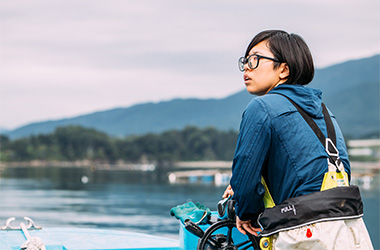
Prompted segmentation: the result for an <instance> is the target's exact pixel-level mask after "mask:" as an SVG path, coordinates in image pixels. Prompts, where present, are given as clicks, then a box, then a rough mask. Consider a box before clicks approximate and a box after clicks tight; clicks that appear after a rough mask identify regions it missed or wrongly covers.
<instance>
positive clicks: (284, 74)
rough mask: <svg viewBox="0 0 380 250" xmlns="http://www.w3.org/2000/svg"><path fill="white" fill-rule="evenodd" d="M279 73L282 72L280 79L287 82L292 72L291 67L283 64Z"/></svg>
mask: <svg viewBox="0 0 380 250" xmlns="http://www.w3.org/2000/svg"><path fill="white" fill-rule="evenodd" d="M279 71H280V74H279V77H280V79H281V80H285V79H287V78H288V77H289V73H290V72H289V67H288V64H287V63H281V65H280V67H279Z"/></svg>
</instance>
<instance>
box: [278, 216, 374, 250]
mask: <svg viewBox="0 0 380 250" xmlns="http://www.w3.org/2000/svg"><path fill="white" fill-rule="evenodd" d="M293 249H294V250H295V249H297V250H301V249H303V250H358V249H360V250H373V246H372V242H371V239H370V237H369V234H368V231H367V228H366V226H365V224H364V222H363V219H362V218H359V219H351V220H337V221H326V222H318V223H315V224H312V225H308V226H303V227H300V228H296V229H292V230H288V231H284V232H280V233H277V234H275V235H273V247H272V250H293Z"/></svg>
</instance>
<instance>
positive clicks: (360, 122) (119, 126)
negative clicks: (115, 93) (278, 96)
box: [6, 55, 380, 139]
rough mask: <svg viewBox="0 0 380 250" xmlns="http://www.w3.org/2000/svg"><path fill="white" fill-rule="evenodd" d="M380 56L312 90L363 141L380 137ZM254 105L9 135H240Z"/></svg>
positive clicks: (102, 118)
mask: <svg viewBox="0 0 380 250" xmlns="http://www.w3.org/2000/svg"><path fill="white" fill-rule="evenodd" d="M379 71H380V55H376V56H373V57H370V58H364V59H360V60H353V61H348V62H344V63H341V64H337V65H333V66H330V67H327V68H324V69H318V70H316V73H315V78H314V80H313V82H312V83H311V84H310V87H313V88H318V89H321V90H322V91H323V100H324V102H325V103H326V104H327V106H328V107H329V108H330V110H331V111H332V112H333V113H334V114H335V116H336V117H337V119H338V122H339V123H340V126H341V128H342V131H343V133H344V134H346V135H348V136H350V137H352V138H361V137H365V136H368V135H370V134H377V135H378V134H379V126H380V125H379V124H380V117H379V116H380V111H379V109H380V104H379V99H380V98H379V94H380V76H379ZM251 99H252V96H251V95H249V94H248V93H247V91H246V90H243V91H241V92H238V93H236V94H233V95H231V96H228V97H226V98H222V99H174V100H171V101H165V102H159V103H144V104H138V105H134V106H131V107H127V108H116V109H111V110H106V111H100V112H96V113H92V114H87V115H82V116H77V117H73V118H69V119H61V120H55V121H45V122H38V123H32V124H28V125H26V126H23V127H20V128H17V129H15V130H13V131H10V132H7V133H6V135H7V136H9V137H10V138H12V139H14V138H20V137H25V136H29V135H32V134H34V135H35V134H41V133H50V132H52V131H53V130H54V129H55V128H56V127H59V126H67V125H81V126H83V127H89V128H94V129H97V130H100V131H103V132H106V133H108V134H110V135H112V136H118V137H121V136H127V135H132V134H144V133H149V132H153V133H158V132H162V131H165V130H170V129H181V128H183V127H185V126H189V125H194V126H198V127H207V126H214V127H216V128H218V129H222V130H228V129H232V130H238V128H239V123H240V119H241V114H242V112H243V110H244V108H245V106H246V105H247V104H248V102H249V101H250V100H251Z"/></svg>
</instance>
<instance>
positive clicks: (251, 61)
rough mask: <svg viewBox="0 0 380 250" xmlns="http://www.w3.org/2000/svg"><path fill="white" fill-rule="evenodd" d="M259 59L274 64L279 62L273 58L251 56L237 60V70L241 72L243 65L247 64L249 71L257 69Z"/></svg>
mask: <svg viewBox="0 0 380 250" xmlns="http://www.w3.org/2000/svg"><path fill="white" fill-rule="evenodd" d="M261 58H263V59H268V60H272V61H274V62H280V61H278V60H276V59H274V58H270V57H266V56H260V55H257V54H252V55H250V56H249V57H248V58H245V57H240V58H239V70H240V71H242V72H243V71H244V65H245V64H247V63H248V67H249V68H250V69H256V68H257V67H259V61H260V59H261Z"/></svg>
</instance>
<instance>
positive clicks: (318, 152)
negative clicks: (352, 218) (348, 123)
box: [223, 30, 371, 250]
mask: <svg viewBox="0 0 380 250" xmlns="http://www.w3.org/2000/svg"><path fill="white" fill-rule="evenodd" d="M239 68H240V70H241V71H243V72H244V83H245V85H246V88H247V91H248V92H249V93H251V94H253V95H257V96H258V97H256V98H254V99H253V100H252V101H251V102H250V103H249V104H248V106H247V108H246V110H245V111H244V113H243V116H242V121H241V125H240V132H239V138H238V142H237V146H236V151H235V156H234V160H233V166H232V177H231V181H230V186H229V187H228V188H227V189H226V191H225V193H224V194H223V197H224V198H225V197H228V196H229V195H233V197H234V200H235V201H236V206H235V210H236V215H237V217H236V226H237V228H238V229H239V231H240V232H242V233H243V234H245V233H246V231H247V232H249V233H251V234H254V235H257V233H258V232H260V231H261V229H260V227H259V226H258V224H256V221H257V218H258V216H259V215H260V214H261V213H262V212H263V211H264V209H265V208H264V202H263V196H264V192H265V188H264V186H263V184H262V182H261V178H262V177H263V178H264V179H265V181H266V183H267V186H268V189H269V191H270V194H271V195H272V198H273V201H274V203H275V204H281V203H282V202H284V201H285V200H287V199H288V198H292V197H301V196H303V195H306V194H311V193H315V192H318V191H320V190H321V185H322V181H323V178H324V174H325V173H326V172H327V171H328V161H327V160H326V159H327V157H328V155H327V153H326V150H325V148H324V146H323V145H322V144H321V142H320V141H319V140H318V138H317V136H316V134H315V133H314V132H313V130H312V129H311V128H310V126H309V125H308V123H306V122H305V120H304V118H303V117H302V116H301V115H300V113H299V112H298V111H297V108H296V107H295V105H294V104H292V102H291V101H293V102H294V103H295V104H296V105H298V106H299V107H300V108H301V109H302V110H304V111H305V112H306V114H307V115H308V116H310V117H311V118H312V119H313V120H314V121H315V123H316V124H317V126H318V127H319V128H320V130H321V131H322V132H323V134H324V135H325V136H326V137H327V128H326V123H325V120H324V117H323V112H322V106H321V104H322V93H321V92H320V91H319V90H316V89H312V88H307V87H305V86H304V85H307V84H308V83H310V82H311V81H312V79H313V77H314V66H313V59H312V56H311V53H310V51H309V48H308V46H307V45H306V43H305V42H304V40H303V39H302V38H301V37H300V36H298V35H296V34H288V33H287V32H285V31H280V30H268V31H263V32H261V33H259V34H258V35H256V36H255V37H254V38H253V40H252V41H251V43H250V44H249V46H248V48H247V50H246V53H245V56H244V57H242V58H240V60H239ZM288 99H290V100H291V101H290V100H288ZM330 116H331V120H332V123H333V127H334V129H335V133H336V147H337V149H338V151H339V157H340V160H341V162H342V163H343V166H344V170H345V172H346V173H347V174H348V176H350V164H349V161H348V154H347V149H346V146H345V142H344V138H343V136H342V133H341V130H340V128H339V126H338V124H337V122H336V120H335V117H334V116H333V115H331V113H330ZM342 168H343V167H342ZM294 212H296V211H294ZM318 224H320V223H318ZM318 226H319V225H318ZM324 226H326V225H324ZM363 227H364V225H363V226H362V227H361V228H360V229H359V230H364V231H365V232H363V235H364V236H363V237H362V239H361V241H360V243H361V244H367V245H365V246H367V248H362V249H371V248H368V246H370V245H371V243H370V240H369V236H368V233H367V231H366V229H365V227H364V229H363ZM304 230H306V231H307V232H309V234H308V235H306V234H305V237H306V236H310V233H311V231H310V229H309V230H307V229H306V228H305V229H304ZM316 230H317V229H315V231H316ZM314 233H316V232H314ZM326 233H327V232H326ZM330 233H331V232H330ZM338 234H339V235H341V236H342V235H343V234H341V233H338ZM280 236H281V233H280ZM284 237H285V236H284ZM284 237H282V238H284ZM301 238H302V237H301ZM308 238H310V237H308ZM338 238H339V237H338ZM338 238H335V240H333V241H334V242H336V241H339V239H340V238H339V239H338ZM285 241H286V242H287V243H284V242H282V243H281V239H280V238H279V236H278V234H276V235H275V236H274V238H273V249H293V247H294V249H295V244H298V243H299V242H300V239H295V240H293V241H289V240H285ZM301 241H302V239H301ZM368 242H369V243H368ZM277 243H278V244H277ZM276 244H277V245H276ZM298 245H299V244H298ZM338 245H339V244H338ZM340 245H341V246H343V245H344V247H345V248H346V249H345V250H348V249H351V248H347V246H346V244H340ZM298 247H299V246H298ZM309 247H310V246H305V248H297V249H310V248H309ZM313 249H314V248H313ZM315 249H317V248H315ZM318 249H341V248H332V247H331V246H328V247H327V248H319V247H318ZM355 249H356V248H355Z"/></svg>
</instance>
